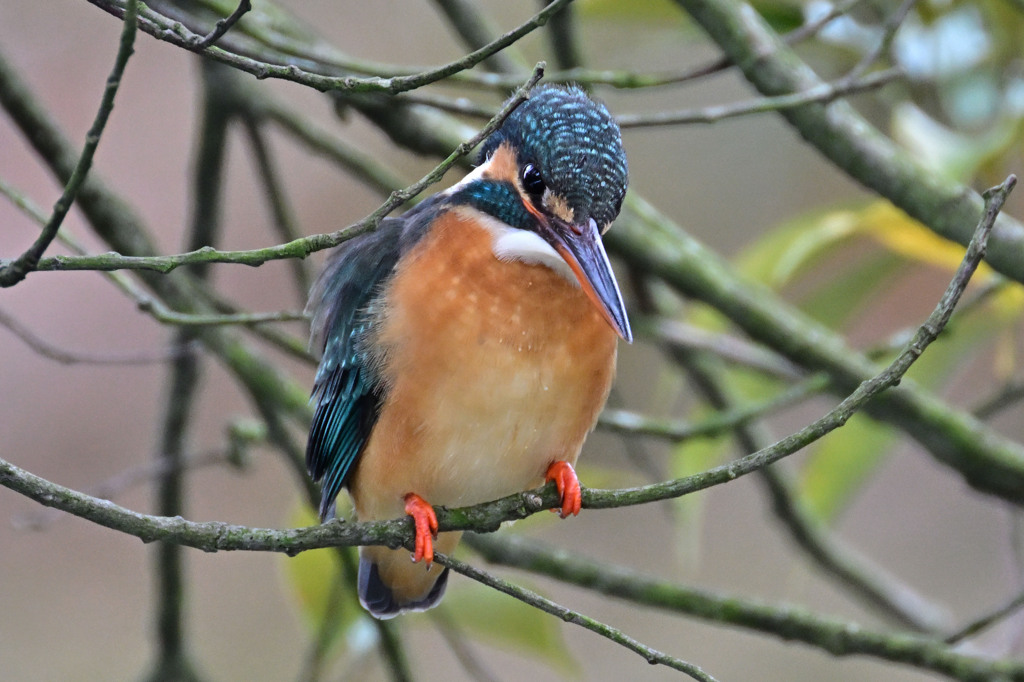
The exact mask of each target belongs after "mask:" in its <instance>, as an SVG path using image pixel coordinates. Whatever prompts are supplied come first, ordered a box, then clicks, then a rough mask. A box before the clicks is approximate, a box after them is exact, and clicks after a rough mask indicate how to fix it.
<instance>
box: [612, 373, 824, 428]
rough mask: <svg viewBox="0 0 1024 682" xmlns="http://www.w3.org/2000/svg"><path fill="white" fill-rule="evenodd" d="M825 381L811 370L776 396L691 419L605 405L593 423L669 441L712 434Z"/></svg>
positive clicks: (777, 407)
mask: <svg viewBox="0 0 1024 682" xmlns="http://www.w3.org/2000/svg"><path fill="white" fill-rule="evenodd" d="M828 384H829V381H828V375H826V374H824V373H820V374H814V375H812V376H810V377H808V378H807V379H804V380H803V381H801V382H799V383H797V384H794V385H793V386H791V387H790V388H788V389H786V390H785V391H783V392H781V393H779V394H778V395H777V396H774V397H772V398H769V399H767V400H763V401H760V402H755V403H752V404H750V405H738V406H735V407H732V408H730V409H727V410H721V411H719V412H716V413H715V414H712V415H710V416H707V417H705V418H703V419H701V420H700V421H698V422H692V421H687V420H682V419H661V418H657V417H650V416H648V415H644V414H639V413H637V412H632V411H630V410H615V409H608V408H606V409H605V410H604V411H603V412H602V413H601V416H600V417H599V418H598V422H597V425H598V426H599V427H600V428H602V429H607V430H608V431H611V432H613V433H628V434H634V435H645V436H654V437H656V438H663V439H665V440H668V441H671V442H673V443H680V442H682V441H686V440H692V439H694V438H712V437H714V436H719V435H721V434H723V433H727V432H729V431H732V430H734V429H735V428H736V427H738V426H742V425H743V424H747V423H749V422H750V421H752V420H754V419H758V418H761V417H765V416H767V415H769V414H772V413H774V412H777V411H778V410H781V409H783V408H786V407H789V406H791V405H794V404H796V403H799V402H801V401H803V400H806V399H808V398H810V397H812V396H814V395H815V394H817V393H819V392H820V391H822V390H824V389H825V388H826V387H827V386H828Z"/></svg>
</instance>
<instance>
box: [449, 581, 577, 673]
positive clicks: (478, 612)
mask: <svg viewBox="0 0 1024 682" xmlns="http://www.w3.org/2000/svg"><path fill="white" fill-rule="evenodd" d="M438 608H440V609H443V610H444V612H445V620H448V621H450V622H452V623H455V624H456V626H457V627H458V629H459V631H460V633H461V634H463V635H467V636H471V637H474V638H479V639H480V640H482V641H484V642H487V643H489V644H491V645H494V646H496V647H498V648H501V649H505V650H509V651H515V652H517V653H519V654H522V655H524V656H528V657H530V658H534V659H537V660H539V661H542V662H543V663H545V664H547V665H548V666H550V667H551V668H553V669H555V670H557V671H558V672H559V673H561V674H562V675H566V676H568V675H577V676H578V675H579V672H580V666H579V663H577V662H576V660H575V659H573V658H572V656H571V655H570V654H569V649H568V648H567V647H566V645H565V639H564V637H563V636H562V627H561V622H560V621H559V620H558V619H557V618H555V617H553V616H550V615H548V614H546V613H544V612H543V611H540V610H538V609H535V608H533V607H532V606H529V605H527V604H524V603H523V602H521V601H519V600H518V599H514V598H512V597H510V596H508V595H507V594H504V593H502V592H498V591H497V590H494V589H492V588H490V587H487V586H485V585H481V584H479V583H475V582H470V583H466V582H465V581H460V582H459V584H458V587H457V589H453V590H449V592H448V594H447V595H445V598H444V602H443V603H442V605H441V606H440V607H438Z"/></svg>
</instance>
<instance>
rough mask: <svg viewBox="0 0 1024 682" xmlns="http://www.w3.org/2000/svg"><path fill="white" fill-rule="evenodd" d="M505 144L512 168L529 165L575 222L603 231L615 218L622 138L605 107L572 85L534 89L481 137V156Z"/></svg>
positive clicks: (621, 186)
mask: <svg viewBox="0 0 1024 682" xmlns="http://www.w3.org/2000/svg"><path fill="white" fill-rule="evenodd" d="M505 142H507V143H508V144H509V146H510V147H511V148H512V149H513V150H514V151H515V152H516V155H517V158H518V166H519V167H520V168H523V167H524V166H525V165H526V164H533V165H534V167H535V168H536V169H537V170H539V171H540V173H541V175H542V176H543V179H544V182H545V184H546V185H547V187H549V188H550V189H551V190H552V191H553V192H554V193H555V194H557V195H560V196H561V197H562V198H564V199H565V200H566V202H567V203H568V205H569V206H570V207H571V208H572V209H573V210H574V211H575V214H576V216H577V219H584V218H588V217H589V218H593V219H594V220H595V221H597V224H598V225H599V226H601V227H604V226H605V225H608V224H609V223H611V222H612V221H613V220H614V219H615V217H616V216H617V215H618V214H619V209H620V208H621V207H622V199H623V197H624V196H625V194H626V183H627V180H628V168H627V166H626V154H625V152H624V151H623V149H622V135H621V133H620V132H619V126H618V124H616V123H615V120H614V119H613V118H612V116H611V114H609V113H608V110H607V109H606V108H605V106H604V105H603V104H600V103H598V102H595V101H594V100H592V99H590V97H588V96H587V94H586V93H585V92H583V91H582V90H581V89H579V88H578V87H575V86H568V87H566V86H557V85H544V86H541V87H538V88H535V89H534V90H533V92H532V93H531V94H530V99H528V100H527V101H526V102H523V103H522V104H521V105H519V108H517V109H516V110H515V111H513V112H512V114H511V115H510V116H509V117H508V118H507V119H506V120H505V122H504V124H503V125H502V126H501V128H499V129H498V130H497V131H496V132H495V133H494V134H493V135H491V136H490V137H489V138H488V139H487V141H486V142H485V143H484V146H483V149H482V150H481V154H482V157H483V158H485V159H486V158H488V157H489V156H490V155H491V154H493V153H494V150H496V149H497V148H498V147H499V146H500V145H501V144H502V143H505Z"/></svg>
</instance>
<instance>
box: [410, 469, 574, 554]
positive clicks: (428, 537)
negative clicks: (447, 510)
mask: <svg viewBox="0 0 1024 682" xmlns="http://www.w3.org/2000/svg"><path fill="white" fill-rule="evenodd" d="M574 477H575V476H574ZM576 487H577V488H579V484H578V483H577V484H576ZM405 513H406V514H408V515H409V516H411V517H412V521H413V523H414V524H415V526H416V550H415V551H414V552H413V554H412V560H413V561H414V562H416V561H419V560H420V559H423V560H425V561H426V562H427V568H430V564H432V563H433V561H434V538H436V537H437V514H435V513H434V508H433V507H431V506H430V503H429V502H427V501H426V500H424V499H423V498H422V497H420V496H419V495H417V494H416V493H409V494H408V495H406V496H405Z"/></svg>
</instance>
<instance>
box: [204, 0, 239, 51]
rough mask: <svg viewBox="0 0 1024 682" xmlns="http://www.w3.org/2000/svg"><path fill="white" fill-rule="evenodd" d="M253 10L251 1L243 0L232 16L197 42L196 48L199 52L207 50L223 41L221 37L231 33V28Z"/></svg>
mask: <svg viewBox="0 0 1024 682" xmlns="http://www.w3.org/2000/svg"><path fill="white" fill-rule="evenodd" d="M251 9H252V3H251V2H250V0H241V2H239V3H238V7H236V8H235V11H234V12H232V13H231V14H230V16H228V17H225V18H224V19H221V20H220V21H218V22H217V24H216V25H215V26H214V27H213V30H212V31H210V32H209V33H207V34H206V35H205V36H204V37H202V38H200V39H199V40H198V41H196V44H195V48H196V49H197V50H205V49H206V48H208V47H210V46H211V45H213V44H214V43H215V42H217V41H218V40H220V39H221V36H223V35H224V34H225V33H227V32H228V31H230V30H231V27H232V26H234V25H235V24H237V23H238V20H239V19H241V18H242V17H243V16H244V15H245V13H246V12H248V11H249V10H251Z"/></svg>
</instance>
